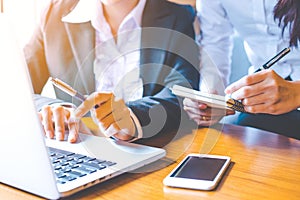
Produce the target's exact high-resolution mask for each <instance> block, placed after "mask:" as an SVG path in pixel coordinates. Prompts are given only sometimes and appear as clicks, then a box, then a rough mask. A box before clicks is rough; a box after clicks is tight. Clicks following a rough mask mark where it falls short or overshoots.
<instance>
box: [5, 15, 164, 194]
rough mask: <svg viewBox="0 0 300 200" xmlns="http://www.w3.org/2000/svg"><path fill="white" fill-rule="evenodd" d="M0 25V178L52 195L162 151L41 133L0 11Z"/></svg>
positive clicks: (16, 48) (126, 169)
mask: <svg viewBox="0 0 300 200" xmlns="http://www.w3.org/2000/svg"><path fill="white" fill-rule="evenodd" d="M0 26H1V31H0V44H1V46H0V70H2V71H1V72H0V91H1V93H2V95H1V98H0V110H1V115H0V122H1V132H0V136H1V139H0V158H1V170H0V182H1V183H4V184H7V185H10V186H13V187H15V188H18V189H21V190H24V191H27V192H29V193H32V194H35V195H38V196H41V197H44V198H48V199H58V198H60V197H64V196H68V195H71V194H74V193H75V192H78V191H80V190H82V189H85V188H87V187H90V186H92V185H95V184H98V183H101V182H103V181H107V180H109V179H110V178H112V177H115V176H117V175H120V174H122V173H125V172H129V171H132V170H135V169H137V168H140V167H142V166H144V165H147V164H149V163H152V162H154V161H156V160H158V159H160V158H162V157H164V156H165V154H166V153H165V150H163V149H160V148H155V147H149V146H144V145H138V144H132V143H127V142H122V141H113V140H111V139H108V138H105V137H96V136H91V135H86V134H80V136H79V142H78V143H76V144H70V143H68V142H67V141H63V142H58V141H56V140H50V139H46V138H45V136H44V133H43V129H42V125H41V122H40V120H39V118H38V115H37V112H36V108H35V104H34V101H33V89H32V86H31V83H30V76H29V72H28V70H27V66H26V62H25V58H24V55H23V52H22V50H21V48H19V46H18V44H17V42H16V39H15V37H13V31H12V29H9V24H8V23H7V20H6V19H5V16H4V14H0ZM59 159H62V160H63V161H60V160H59ZM61 162H62V163H63V164H65V166H63V167H60V166H58V163H61ZM68 162H69V163H68ZM77 162H78V163H77ZM66 163H68V164H67V165H66ZM70 163H71V164H72V165H71V164H70ZM76 165H77V166H76ZM74 166H75V169H73V168H72V167H74ZM68 167H69V168H68ZM70 168H71V169H70ZM59 169H65V171H66V174H67V175H66V176H64V175H63V174H61V173H64V171H63V172H61V171H59ZM58 176H60V178H58Z"/></svg>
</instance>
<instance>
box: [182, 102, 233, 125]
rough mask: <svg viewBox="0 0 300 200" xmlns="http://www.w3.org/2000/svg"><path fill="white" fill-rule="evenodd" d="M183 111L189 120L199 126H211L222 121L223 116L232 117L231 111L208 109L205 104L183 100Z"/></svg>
mask: <svg viewBox="0 0 300 200" xmlns="http://www.w3.org/2000/svg"><path fill="white" fill-rule="evenodd" d="M183 105H184V110H185V111H186V112H187V113H188V115H189V117H190V119H193V120H194V121H195V122H196V123H197V124H198V125H200V126H211V125H213V124H215V123H217V122H218V121H220V120H221V119H222V117H223V116H225V115H233V114H234V113H235V112H234V111H233V110H226V111H225V110H224V109H218V108H211V107H208V106H207V105H206V104H203V103H200V102H197V101H194V100H191V99H189V98H185V99H184V100H183Z"/></svg>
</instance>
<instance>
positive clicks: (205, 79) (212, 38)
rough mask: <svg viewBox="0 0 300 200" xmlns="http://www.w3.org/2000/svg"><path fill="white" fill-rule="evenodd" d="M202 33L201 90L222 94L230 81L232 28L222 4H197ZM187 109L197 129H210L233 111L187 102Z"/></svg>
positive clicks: (213, 2)
mask: <svg viewBox="0 0 300 200" xmlns="http://www.w3.org/2000/svg"><path fill="white" fill-rule="evenodd" d="M197 11H198V22H199V23H200V29H201V30H200V33H201V35H199V36H198V37H197V38H198V40H199V41H198V42H199V45H200V49H199V50H200V76H201V77H200V86H199V87H200V90H201V91H205V92H208V93H214V94H223V93H224V89H225V85H226V84H227V83H228V81H229V75H230V69H231V51H232V47H233V44H232V38H231V36H232V34H233V28H232V25H231V23H230V21H229V19H228V18H227V15H226V11H225V9H224V8H223V6H222V4H221V3H220V1H219V0H212V1H206V0H198V1H197ZM183 103H184V109H185V110H186V111H187V113H188V115H189V117H190V118H191V119H193V120H194V121H195V122H196V123H197V124H198V125H201V126H210V125H212V124H215V123H217V122H218V121H219V120H220V119H221V118H222V117H223V116H225V115H231V114H234V111H230V110H226V111H225V110H222V109H216V108H210V107H208V106H207V105H205V104H202V103H199V102H197V101H193V100H191V99H188V98H186V99H184V102H183Z"/></svg>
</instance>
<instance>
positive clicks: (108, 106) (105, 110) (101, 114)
mask: <svg viewBox="0 0 300 200" xmlns="http://www.w3.org/2000/svg"><path fill="white" fill-rule="evenodd" d="M113 111H114V108H113V105H112V99H109V100H108V101H106V102H105V103H103V104H101V106H99V107H98V108H96V109H95V115H96V117H97V119H99V120H100V121H101V120H102V119H103V118H105V117H106V116H108V115H110V114H111V113H112V112H113Z"/></svg>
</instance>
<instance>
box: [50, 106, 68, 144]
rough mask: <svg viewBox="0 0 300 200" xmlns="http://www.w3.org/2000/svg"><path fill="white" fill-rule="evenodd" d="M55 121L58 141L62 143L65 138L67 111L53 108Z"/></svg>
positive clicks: (58, 107)
mask: <svg viewBox="0 0 300 200" xmlns="http://www.w3.org/2000/svg"><path fill="white" fill-rule="evenodd" d="M53 120H54V124H55V136H56V139H57V140H60V141H62V140H64V138H65V109H64V108H63V107H62V106H57V107H55V108H53Z"/></svg>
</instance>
